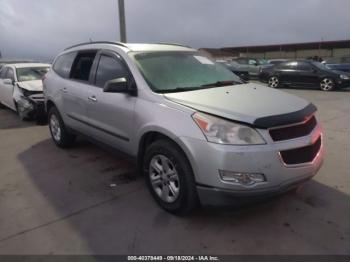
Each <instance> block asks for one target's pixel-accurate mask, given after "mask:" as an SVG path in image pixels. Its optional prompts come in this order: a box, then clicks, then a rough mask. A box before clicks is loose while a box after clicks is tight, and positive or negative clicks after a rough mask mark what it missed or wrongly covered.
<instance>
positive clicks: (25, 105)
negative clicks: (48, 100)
mask: <svg viewBox="0 0 350 262" xmlns="http://www.w3.org/2000/svg"><path fill="white" fill-rule="evenodd" d="M16 102H17V107H18V110H20V111H21V114H22V116H23V117H25V118H33V119H37V120H40V119H43V118H44V117H45V115H46V112H45V104H44V101H43V100H41V99H40V100H37V99H33V98H31V97H24V96H22V97H21V98H20V99H18V100H17V101H16Z"/></svg>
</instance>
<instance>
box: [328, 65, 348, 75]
mask: <svg viewBox="0 0 350 262" xmlns="http://www.w3.org/2000/svg"><path fill="white" fill-rule="evenodd" d="M326 67H328V68H329V69H331V70H336V71H341V72H347V73H350V64H326Z"/></svg>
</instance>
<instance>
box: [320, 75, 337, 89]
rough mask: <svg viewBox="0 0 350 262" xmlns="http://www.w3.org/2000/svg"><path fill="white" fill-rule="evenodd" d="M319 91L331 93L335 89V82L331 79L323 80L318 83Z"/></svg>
mask: <svg viewBox="0 0 350 262" xmlns="http://www.w3.org/2000/svg"><path fill="white" fill-rule="evenodd" d="M320 89H321V90H322V91H332V90H334V89H335V82H334V80H333V79H332V78H328V77H326V78H323V79H322V80H321V82H320Z"/></svg>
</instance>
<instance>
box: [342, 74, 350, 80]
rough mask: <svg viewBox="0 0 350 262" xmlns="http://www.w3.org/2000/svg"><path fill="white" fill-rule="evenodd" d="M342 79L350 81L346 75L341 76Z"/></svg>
mask: <svg viewBox="0 0 350 262" xmlns="http://www.w3.org/2000/svg"><path fill="white" fill-rule="evenodd" d="M340 78H341V79H343V80H349V79H350V77H348V76H346V75H340Z"/></svg>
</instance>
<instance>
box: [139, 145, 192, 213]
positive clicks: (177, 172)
mask: <svg viewBox="0 0 350 262" xmlns="http://www.w3.org/2000/svg"><path fill="white" fill-rule="evenodd" d="M143 170H144V176H145V179H146V184H147V186H148V188H149V190H150V192H151V194H152V196H153V198H154V199H155V200H156V201H157V203H158V204H159V205H160V206H161V207H162V208H163V209H165V210H166V211H168V212H171V213H174V214H179V215H184V214H187V213H189V212H190V211H192V210H193V209H194V208H195V207H196V206H197V203H198V197H197V191H196V186H195V179H194V176H193V172H192V168H191V166H190V163H189V161H188V160H187V158H186V156H185V155H184V153H183V152H182V150H181V149H180V148H179V147H178V146H177V145H176V144H174V143H173V142H170V141H167V140H158V141H156V142H154V143H153V144H152V145H151V146H149V147H148V148H147V150H146V154H145V159H144V161H143Z"/></svg>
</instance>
